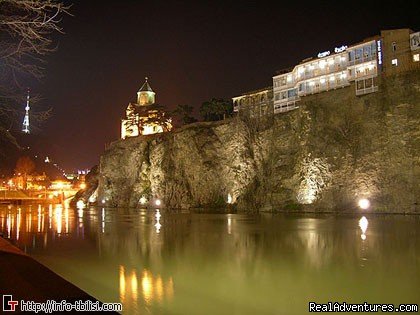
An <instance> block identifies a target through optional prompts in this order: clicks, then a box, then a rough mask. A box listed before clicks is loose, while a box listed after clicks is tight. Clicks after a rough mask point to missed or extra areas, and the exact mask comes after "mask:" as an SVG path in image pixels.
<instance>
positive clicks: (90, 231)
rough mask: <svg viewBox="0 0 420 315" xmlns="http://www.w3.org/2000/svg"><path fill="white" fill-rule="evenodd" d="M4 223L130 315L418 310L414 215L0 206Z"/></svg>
mask: <svg viewBox="0 0 420 315" xmlns="http://www.w3.org/2000/svg"><path fill="white" fill-rule="evenodd" d="M367 217H368V218H367ZM0 223H1V226H0V229H1V232H2V233H3V234H4V236H5V237H9V238H11V239H12V240H14V241H15V242H16V244H17V245H18V246H19V247H20V248H21V249H23V250H24V251H26V252H27V253H29V254H31V255H32V256H34V257H35V258H36V259H38V260H39V261H41V262H42V263H44V264H45V265H47V266H48V267H50V268H51V269H52V270H54V271H55V272H57V273H59V274H60V275H62V276H63V277H65V278H66V279H68V280H69V281H71V282H73V283H75V284H76V285H77V286H79V287H80V288H82V289H84V290H85V291H87V292H88V293H90V294H92V295H93V296H95V297H97V298H99V299H100V300H102V301H105V302H118V301H121V302H122V303H123V306H124V310H125V312H124V313H126V314H143V313H147V314H169V313H170V314H278V313H285V312H283V311H282V310H287V312H286V313H287V314H304V313H307V303H308V302H309V301H317V302H320V303H321V302H327V301H346V302H361V303H362V302H364V301H367V302H371V303H383V302H386V303H415V302H416V301H419V300H420V293H419V292H420V283H418V281H415V279H419V278H420V220H419V217H417V216H410V217H404V216H373V215H371V216H368V215H366V214H365V216H363V217H361V218H360V217H357V216H314V215H312V216H309V215H301V216H297V215H295V216H291V215H288V216H287V215H271V214H262V215H238V214H226V215H225V214H190V213H173V212H168V211H164V210H159V209H151V210H145V209H137V210H134V209H130V210H128V209H108V208H91V209H72V208H68V207H67V206H64V207H63V206H61V205H54V206H53V205H49V206H46V207H44V206H38V205H35V206H20V207H6V206H0ZM368 227H369V230H368ZM367 233H369V234H368V236H369V237H367V236H366V235H367ZM390 271H392V272H390Z"/></svg>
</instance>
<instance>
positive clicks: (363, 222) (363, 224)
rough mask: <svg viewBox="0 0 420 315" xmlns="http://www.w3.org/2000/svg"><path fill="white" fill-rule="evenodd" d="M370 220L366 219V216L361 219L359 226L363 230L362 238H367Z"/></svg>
mask: <svg viewBox="0 0 420 315" xmlns="http://www.w3.org/2000/svg"><path fill="white" fill-rule="evenodd" d="M368 225H369V222H368V220H367V219H366V217H361V219H360V220H359V227H360V229H361V230H362V235H360V238H361V239H362V240H365V239H366V230H367V228H368Z"/></svg>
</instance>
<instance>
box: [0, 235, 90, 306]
mask: <svg viewBox="0 0 420 315" xmlns="http://www.w3.org/2000/svg"><path fill="white" fill-rule="evenodd" d="M0 291H1V292H2V294H3V295H11V296H12V299H13V301H18V302H19V304H20V301H21V300H25V301H34V302H38V303H40V302H46V301H48V300H55V301H57V302H61V301H62V300H66V302H69V303H72V302H75V301H79V300H81V301H88V300H89V301H92V302H97V301H98V300H96V299H95V298H94V297H92V296H90V295H89V294H87V293H86V292H84V291H82V290H81V289H79V288H78V287H76V286H75V285H73V284H71V283H70V282H68V281H67V280H65V279H63V278H61V277H60V276H59V275H57V274H56V273H54V272H52V271H51V270H50V269H48V268H46V267H45V266H43V265H41V264H40V263H39V262H37V261H35V260H34V259H33V258H31V257H29V256H28V255H26V254H25V253H24V252H22V251H21V250H20V249H19V248H17V247H15V246H13V245H12V244H11V243H10V242H8V241H7V240H5V239H4V238H2V237H0ZM19 304H18V306H17V310H19V309H20V307H19ZM2 307H3V306H2ZM2 309H3V308H2Z"/></svg>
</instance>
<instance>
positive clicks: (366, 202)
mask: <svg viewBox="0 0 420 315" xmlns="http://www.w3.org/2000/svg"><path fill="white" fill-rule="evenodd" d="M358 204H359V207H360V209H363V210H366V209H368V208H369V207H370V201H369V199H366V198H362V199H360V200H359V202H358Z"/></svg>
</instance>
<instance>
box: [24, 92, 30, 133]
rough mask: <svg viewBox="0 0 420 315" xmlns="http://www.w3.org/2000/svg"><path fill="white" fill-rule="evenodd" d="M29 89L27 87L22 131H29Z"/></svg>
mask: <svg viewBox="0 0 420 315" xmlns="http://www.w3.org/2000/svg"><path fill="white" fill-rule="evenodd" d="M29 109H30V107H29V89H28V95H27V96H26V107H25V118H24V119H23V125H22V132H23V133H30V130H29Z"/></svg>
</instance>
